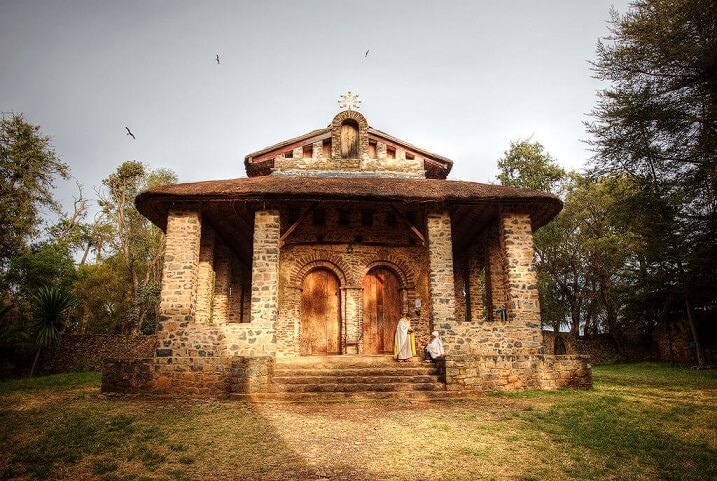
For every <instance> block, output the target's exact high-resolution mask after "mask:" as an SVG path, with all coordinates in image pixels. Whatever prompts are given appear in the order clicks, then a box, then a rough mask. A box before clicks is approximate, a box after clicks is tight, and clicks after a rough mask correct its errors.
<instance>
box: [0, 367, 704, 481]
mask: <svg viewBox="0 0 717 481" xmlns="http://www.w3.org/2000/svg"><path fill="white" fill-rule="evenodd" d="M593 374H594V384H595V388H594V389H593V390H592V391H581V390H573V389H567V390H562V391H557V392H521V393H491V394H489V395H486V396H484V397H481V398H479V399H477V400H471V401H452V402H441V403H415V402H380V403H379V402H374V403H371V402H369V403H360V402H359V403H357V402H353V403H327V404H322V403H306V404H302V405H285V404H267V405H245V404H242V403H238V402H221V401H196V400H195V401H193V400H188V399H177V400H157V399H152V398H135V399H133V398H128V399H104V398H102V397H100V395H99V376H98V375H97V374H96V373H79V374H63V375H56V376H47V377H40V378H36V379H32V380H27V379H23V380H12V381H6V382H2V383H0V479H17V480H25V479H66V480H70V479H87V480H102V481H148V480H155V481H157V480H180V481H183V480H200V479H215V478H218V479H257V480H261V479H266V480H270V479H271V480H273V479H286V478H291V479H317V478H322V477H326V478H330V479H340V478H345V479H356V480H369V479H370V480H374V479H375V480H383V479H385V480H389V479H391V480H406V481H408V480H410V479H429V478H430V479H441V480H457V479H463V480H556V481H557V480H560V481H562V480H622V479H630V480H645V481H648V480H649V481H652V480H680V481H683V480H684V481H691V480H694V481H697V480H699V481H702V480H707V479H717V373H715V372H714V371H695V370H690V369H687V368H681V367H679V368H671V367H669V366H667V365H663V364H647V363H646V364H631V365H610V366H597V367H595V368H594V371H593Z"/></svg>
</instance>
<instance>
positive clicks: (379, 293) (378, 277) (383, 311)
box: [363, 268, 401, 354]
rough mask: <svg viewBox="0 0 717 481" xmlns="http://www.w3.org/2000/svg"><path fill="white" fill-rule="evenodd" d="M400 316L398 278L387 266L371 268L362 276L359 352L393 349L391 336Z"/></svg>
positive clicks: (371, 352) (374, 352) (369, 352)
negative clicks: (361, 318) (361, 330)
mask: <svg viewBox="0 0 717 481" xmlns="http://www.w3.org/2000/svg"><path fill="white" fill-rule="evenodd" d="M400 318H401V291H400V284H399V282H398V277H396V274H394V273H393V272H391V271H390V270H388V269H383V268H376V269H372V270H371V271H370V272H369V273H368V274H366V277H364V279H363V352H364V353H366V354H384V353H391V352H393V336H394V334H395V332H396V325H397V324H398V320H399V319H400Z"/></svg>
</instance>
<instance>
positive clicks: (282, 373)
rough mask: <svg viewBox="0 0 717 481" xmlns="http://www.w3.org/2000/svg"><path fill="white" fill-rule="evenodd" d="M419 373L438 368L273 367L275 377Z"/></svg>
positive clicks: (411, 374)
mask: <svg viewBox="0 0 717 481" xmlns="http://www.w3.org/2000/svg"><path fill="white" fill-rule="evenodd" d="M420 375H430V376H434V375H438V369H436V368H435V367H420V366H416V367H395V366H393V367H385V368H377V367H368V368H361V369H359V368H347V369H334V368H324V369H319V368H306V369H305V368H286V367H280V366H277V367H276V368H275V369H274V376H275V377H294V376H346V377H350V376H420Z"/></svg>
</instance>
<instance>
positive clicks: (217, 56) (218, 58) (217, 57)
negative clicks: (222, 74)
mask: <svg viewBox="0 0 717 481" xmlns="http://www.w3.org/2000/svg"><path fill="white" fill-rule="evenodd" d="M217 65H219V54H217Z"/></svg>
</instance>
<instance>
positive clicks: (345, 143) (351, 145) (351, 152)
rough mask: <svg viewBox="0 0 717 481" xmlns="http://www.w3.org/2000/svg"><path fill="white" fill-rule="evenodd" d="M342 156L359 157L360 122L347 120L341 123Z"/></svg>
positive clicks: (344, 157) (345, 157)
mask: <svg viewBox="0 0 717 481" xmlns="http://www.w3.org/2000/svg"><path fill="white" fill-rule="evenodd" d="M340 135H341V158H342V159H358V156H359V151H358V140H359V136H358V124H357V123H355V122H354V121H351V120H347V121H346V122H345V123H344V124H343V125H341V130H340Z"/></svg>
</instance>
